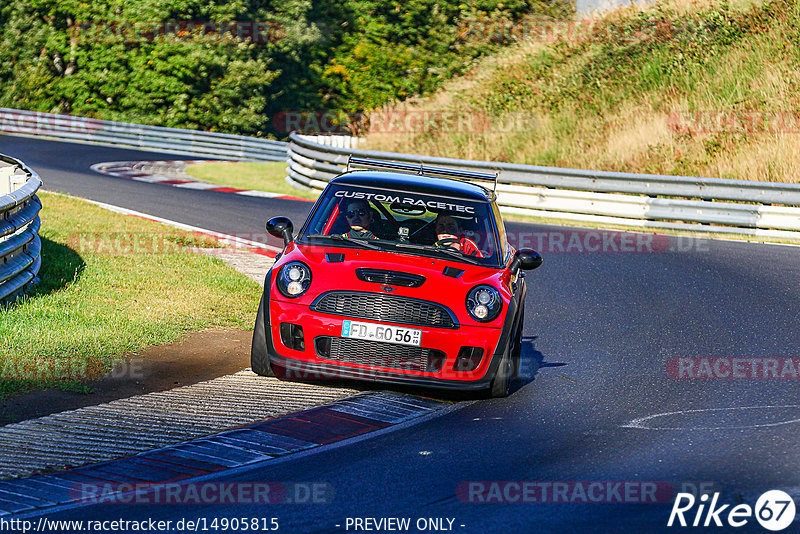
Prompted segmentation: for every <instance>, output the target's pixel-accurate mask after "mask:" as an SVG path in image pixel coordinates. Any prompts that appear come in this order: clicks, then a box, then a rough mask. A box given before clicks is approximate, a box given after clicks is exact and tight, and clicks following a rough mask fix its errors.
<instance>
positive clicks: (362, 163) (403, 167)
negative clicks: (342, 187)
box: [347, 156, 498, 192]
mask: <svg viewBox="0 0 800 534" xmlns="http://www.w3.org/2000/svg"><path fill="white" fill-rule="evenodd" d="M351 165H352V166H354V167H366V168H370V169H392V170H395V171H401V172H408V173H413V174H416V175H418V176H423V175H434V176H444V177H447V178H456V179H460V180H464V181H470V180H477V181H482V182H492V184H493V187H492V191H494V192H496V191H497V175H498V173H496V172H495V173H490V172H475V171H462V170H460V169H446V168H444V167H430V166H428V165H423V164H421V163H419V164H415V163H400V162H398V161H385V160H380V159H369V158H357V157H355V156H349V157H348V158H347V171H348V172H349V171H350V166H351Z"/></svg>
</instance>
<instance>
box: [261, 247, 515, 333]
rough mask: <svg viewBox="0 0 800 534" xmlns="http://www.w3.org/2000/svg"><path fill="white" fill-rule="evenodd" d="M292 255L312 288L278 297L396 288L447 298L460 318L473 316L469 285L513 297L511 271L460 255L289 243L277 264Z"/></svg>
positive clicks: (405, 293) (307, 298)
mask: <svg viewBox="0 0 800 534" xmlns="http://www.w3.org/2000/svg"><path fill="white" fill-rule="evenodd" d="M289 261H302V262H304V263H305V264H307V265H308V266H309V268H310V269H311V273H312V275H311V276H312V282H311V286H310V287H309V289H308V291H307V292H306V293H305V294H303V295H302V296H301V297H299V298H296V299H287V298H286V297H283V296H282V295H280V293H278V292H277V291H274V292H273V294H272V295H273V298H275V300H281V301H289V300H291V302H294V303H298V304H305V305H310V304H311V303H312V302H313V301H314V300H315V299H316V298H317V297H318V296H319V295H321V294H323V293H326V292H328V291H334V290H339V291H364V292H373V293H377V294H391V295H395V296H401V297H411V298H417V299H423V300H429V301H434V302H438V303H441V304H444V305H445V306H448V307H449V308H451V310H452V311H453V312H454V313H456V315H457V316H458V318H459V320H462V321H465V322H470V323H471V322H473V321H472V320H471V319H470V318H469V317H468V316H467V314H466V310H465V307H464V300H465V298H466V295H467V293H468V292H469V290H470V289H472V288H473V287H474V286H476V285H478V284H489V285H492V286H494V287H496V288H497V289H498V290H500V293H501V295H503V298H504V300H506V299H508V298H510V297H511V294H510V290H509V288H508V284H509V282H510V281H509V275H508V271H507V270H504V269H492V268H489V267H483V266H479V265H472V264H468V263H462V262H458V261H450V260H445V259H438V258H429V257H425V256H418V255H410V254H399V253H394V252H387V251H374V250H367V249H357V248H345V247H331V246H307V245H298V244H296V243H290V244H289V246H287V248H286V250H285V252H284V254H283V255H282V256H281V258H280V259H279V260H278V262H276V264H275V267H274V269H277V268H280V266H281V265H283V264H285V263H287V262H289ZM359 269H366V270H369V269H374V270H380V271H389V272H395V273H401V274H410V275H416V276H417V277H422V278H424V281H422V283H421V284H420V285H419V286H418V287H403V286H402V285H398V284H396V283H395V284H393V283H391V282H390V283H386V282H385V281H380V279H379V281H377V282H375V281H367V280H365V279H364V278H366V277H365V276H364V273H363V272H362V273H361V276H359V273H358V272H357V271H358V270H359Z"/></svg>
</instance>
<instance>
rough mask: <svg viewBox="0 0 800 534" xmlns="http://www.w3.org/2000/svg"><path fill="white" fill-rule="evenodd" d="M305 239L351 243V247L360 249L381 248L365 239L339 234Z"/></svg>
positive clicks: (312, 236)
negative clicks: (356, 246)
mask: <svg viewBox="0 0 800 534" xmlns="http://www.w3.org/2000/svg"><path fill="white" fill-rule="evenodd" d="M306 237H310V238H314V239H330V240H332V241H344V242H345V243H352V244H353V245H358V246H360V247H364V248H368V249H370V250H381V247H379V246H378V245H375V244H373V243H370V242H369V241H368V240H366V239H355V238H353V237H347V236H343V235H340V234H331V235H322V234H314V235H308V236H306Z"/></svg>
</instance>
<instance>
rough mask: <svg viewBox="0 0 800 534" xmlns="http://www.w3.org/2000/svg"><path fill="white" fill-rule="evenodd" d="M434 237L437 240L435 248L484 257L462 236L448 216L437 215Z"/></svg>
mask: <svg viewBox="0 0 800 534" xmlns="http://www.w3.org/2000/svg"><path fill="white" fill-rule="evenodd" d="M436 236H437V239H438V241H436V246H437V247H450V248H454V249H456V250H459V251H461V252H462V253H463V254H465V255H467V256H475V257H476V258H483V257H484V256H483V252H481V251H480V249H479V248H478V245H476V244H475V242H474V241H472V240H471V239H467V238H466V237H464V236H463V233H462V231H461V226H460V225H459V224H458V221H457V220H456V219H455V218H454V217H452V216H450V215H443V214H439V215H438V216H437V217H436Z"/></svg>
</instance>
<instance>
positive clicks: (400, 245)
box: [392, 243, 483, 265]
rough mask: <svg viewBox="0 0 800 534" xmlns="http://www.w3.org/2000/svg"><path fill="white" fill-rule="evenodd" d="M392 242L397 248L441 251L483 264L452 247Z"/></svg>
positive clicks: (461, 259)
mask: <svg viewBox="0 0 800 534" xmlns="http://www.w3.org/2000/svg"><path fill="white" fill-rule="evenodd" d="M392 244H393V245H394V246H396V247H398V248H413V249H416V250H426V251H432V252H442V253H444V254H447V255H448V256H452V257H453V258H455V259H457V260H459V261H465V262H467V263H471V264H473V265H483V264H482V263H481V262H479V261H478V260H476V259H475V258H473V257H472V256H467V255H466V254H464V253H463V252H460V251H458V250H455V249H452V248H445V247H441V248H439V247H432V246H429V245H415V244H412V243H392Z"/></svg>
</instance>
